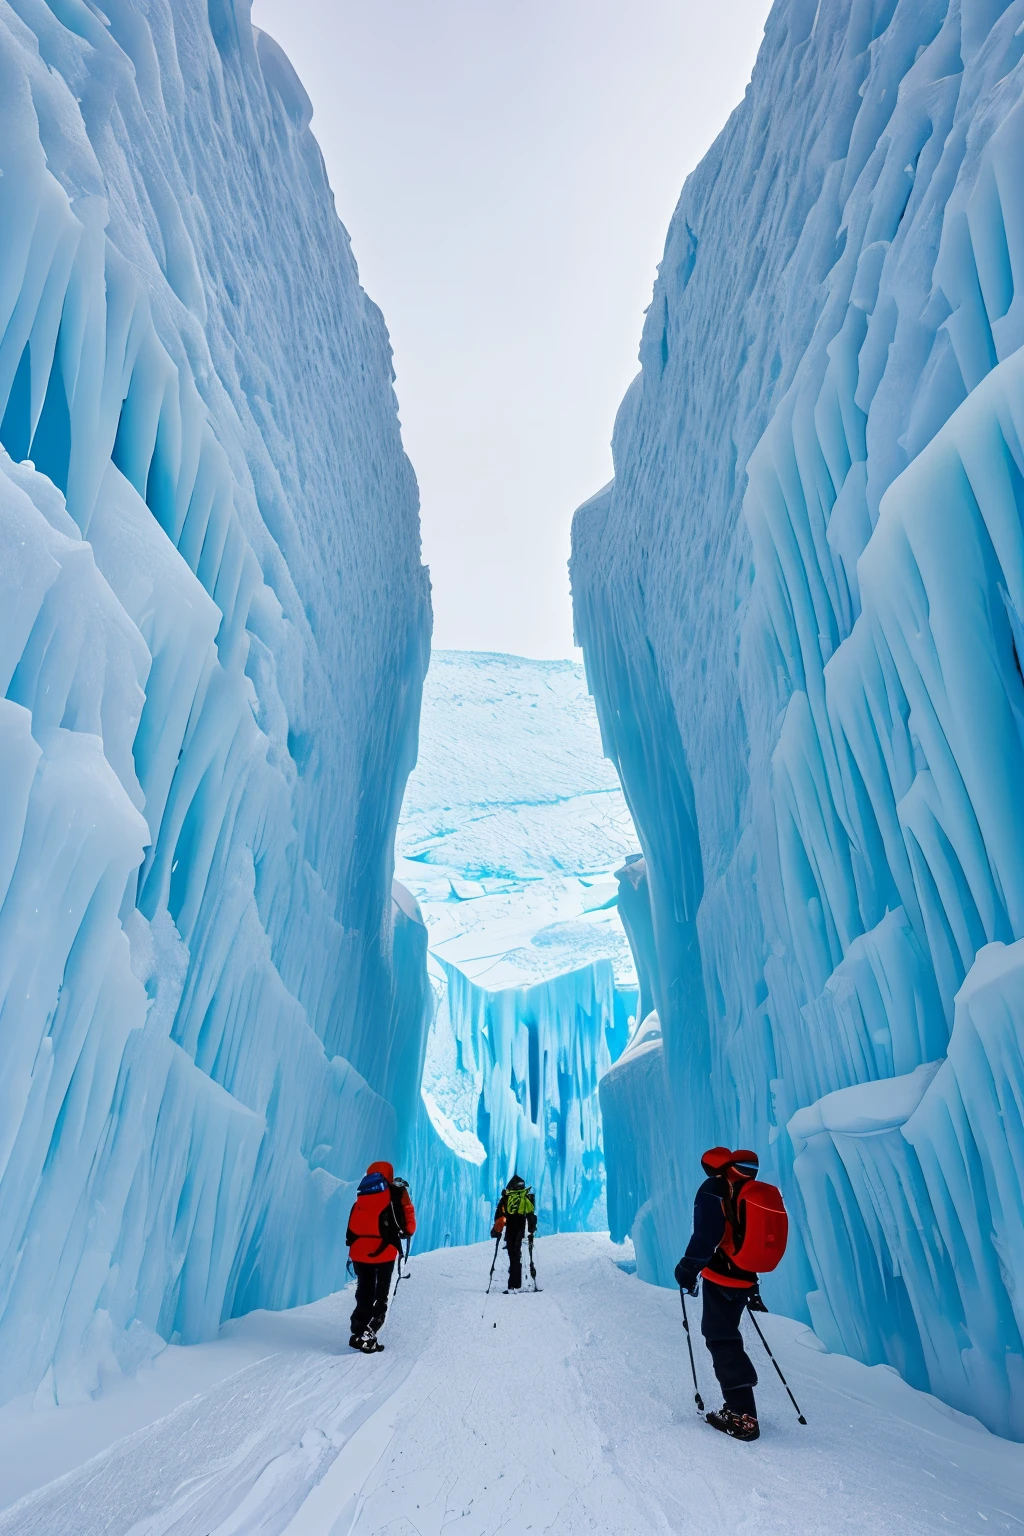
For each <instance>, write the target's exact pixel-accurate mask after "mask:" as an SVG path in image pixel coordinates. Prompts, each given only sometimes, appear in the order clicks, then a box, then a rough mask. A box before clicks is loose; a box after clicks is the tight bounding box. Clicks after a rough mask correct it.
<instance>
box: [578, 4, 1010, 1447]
mask: <svg viewBox="0 0 1024 1536" xmlns="http://www.w3.org/2000/svg"><path fill="white" fill-rule="evenodd" d="M1022 55H1024V5H1022V4H1021V0H1014V3H1012V4H1007V3H999V0H986V3H981V0H959V3H958V0H953V3H948V0H853V3H852V4H851V3H847V0H842V3H840V0H822V3H820V4H819V3H817V0H779V3H778V4H777V5H776V6H775V8H774V10H773V12H772V14H771V17H770V19H769V22H768V26H767V30H766V36H765V42H764V46H763V48H762V51H761V54H760V57H759V60H758V63H757V67H756V70H755V73H754V78H753V82H752V85H751V87H750V89H749V90H748V93H747V96H746V99H745V100H744V102H743V104H742V105H741V106H740V107H739V108H738V109H737V111H736V113H735V114H734V115H733V117H732V119H731V120H730V122H729V124H728V125H727V127H726V129H725V130H724V132H723V134H722V135H721V137H720V138H719V140H718V142H717V143H716V144H715V146H714V147H713V149H712V150H711V152H710V153H709V155H708V156H707V158H706V160H705V161H704V163H703V164H702V166H701V167H700V168H699V169H698V171H697V172H696V173H695V174H694V175H693V177H691V179H690V180H689V182H688V183H687V186H686V188H685V189H684V192H683V196H682V198H681V201H680V203H679V206H678V209H677V211H676V214H675V217H674V219H673V221H672V226H671V229H670V231H669V236H668V243H667V246H666V252H665V259H664V262H663V264H662V267H661V269H660V275H659V278H658V282H657V285H656V289H655V294H654V301H653V303H652V306H651V308H650V311H649V313H648V317H647V323H646V326H645V330H644V335H643V341H642V344H641V365H642V371H641V373H640V376H639V377H638V379H637V380H636V381H635V383H634V385H633V386H632V388H631V389H630V391H629V394H628V395H627V397H626V400H625V401H624V403H623V406H622V409H621V411H620V414H619V417H618V420H617V423H616V428H615V441H614V449H615V480H614V482H613V483H612V484H611V485H610V486H609V487H606V489H605V490H604V491H602V492H601V493H599V495H598V496H596V497H595V498H594V499H593V500H592V501H591V502H590V503H588V504H587V505H586V506H585V507H584V508H582V509H581V510H580V512H579V513H578V514H577V518H576V522H575V528H574V552H573V565H572V574H573V593H574V603H575V617H576V626H577V633H578V636H579V638H580V639H581V641H582V643H583V646H584V650H585V655H586V661H587V669H588V676H589V679H590V682H591V684H592V686H593V688H594V691H595V695H596V699H597V706H598V713H599V717H600V720H601V726H602V732H603V737H604V741H605V744H606V746H607V749H608V751H609V753H610V754H611V755H612V757H613V758H614V759H615V761H616V762H617V764H618V766H619V768H620V770H621V773H622V776H623V782H624V785H625V788H626V792H627V795H628V798H629V802H630V805H631V807H632V809H633V813H634V817H635V821H636V825H637V830H638V832H639V835H640V841H641V844H642V846H643V848H644V852H645V854H646V864H647V874H648V881H649V888H650V897H651V911H652V932H653V940H654V941H655V943H656V949H657V966H656V970H655V978H654V1000H655V1002H656V1005H657V1008H658V1011H659V1014H660V1017H661V1022H662V1025H663V1028H664V1047H663V1058H662V1062H663V1065H662V1067H661V1069H660V1070H659V1071H658V1072H656V1073H654V1074H653V1076H652V1073H651V1070H650V1062H649V1061H648V1063H647V1066H646V1067H645V1068H644V1070H643V1071H641V1070H640V1068H639V1067H638V1068H637V1069H636V1070H635V1071H633V1074H632V1080H633V1085H634V1086H633V1090H630V1087H629V1081H630V1069H629V1067H628V1064H626V1067H625V1071H624V1072H623V1071H622V1070H621V1069H620V1083H619V1087H618V1098H619V1101H620V1104H621V1112H622V1114H623V1115H624V1116H625V1120H626V1121H627V1122H628V1123H629V1124H630V1125H633V1126H638V1127H640V1128H641V1131H640V1138H641V1139H640V1154H639V1155H640V1157H641V1160H642V1159H644V1158H646V1159H647V1165H646V1178H647V1183H646V1184H643V1185H641V1184H637V1189H636V1196H635V1198H636V1200H637V1201H638V1202H641V1203H638V1204H636V1205H635V1206H634V1215H636V1216H637V1218H638V1220H639V1221H640V1224H641V1227H642V1231H641V1233H640V1241H639V1242H638V1256H639V1257H640V1260H641V1264H642V1265H644V1264H646V1266H647V1272H648V1273H652V1274H653V1273H659V1274H661V1276H662V1277H663V1278H664V1277H665V1267H666V1265H670V1263H671V1260H672V1259H673V1258H674V1256H675V1253H676V1252H677V1251H678V1242H679V1239H680V1235H681V1234H680V1225H681V1223H685V1220H686V1216H685V1212H686V1208H687V1205H688V1200H689V1196H690V1193H691V1190H692V1184H693V1180H694V1177H695V1176H696V1166H695V1154H696V1152H697V1151H698V1150H699V1145H700V1143H701V1142H707V1141H708V1140H712V1141H723V1140H734V1141H735V1140H738V1141H740V1142H742V1143H744V1144H746V1143H751V1144H753V1145H755V1146H757V1147H758V1149H759V1150H760V1152H761V1154H762V1157H763V1158H764V1159H765V1165H766V1166H767V1168H768V1169H770V1170H771V1172H772V1173H773V1174H774V1175H775V1176H777V1177H778V1178H779V1179H780V1180H781V1182H782V1184H783V1186H784V1188H785V1191H786V1195H787V1198H788V1200H789V1202H790V1204H791V1205H792V1206H793V1208H794V1211H795V1213H796V1217H797V1220H796V1224H795V1242H794V1245H793V1251H792V1254H791V1256H790V1258H789V1259H788V1261H787V1264H786V1265H785V1268H784V1271H783V1272H782V1273H781V1274H780V1276H779V1278H778V1279H777V1281H775V1282H774V1283H773V1287H772V1291H773V1294H774V1295H775V1297H776V1298H777V1299H779V1300H780V1301H782V1300H784V1301H785V1304H786V1305H787V1306H790V1307H793V1308H799V1307H804V1306H807V1307H809V1310H810V1314H811V1316H812V1317H813V1319H814V1322H815V1326H816V1327H817V1328H818V1329H819V1331H820V1333H821V1336H822V1337H823V1338H824V1339H826V1340H827V1342H828V1343H829V1344H830V1345H831V1346H834V1347H842V1348H844V1349H847V1350H849V1351H850V1352H851V1353H854V1354H856V1355H859V1356H860V1358H861V1359H863V1360H866V1361H869V1362H876V1361H888V1362H891V1363H892V1364H895V1365H897V1366H898V1367H899V1369H900V1370H902V1371H903V1372H904V1373H905V1374H906V1375H907V1377H908V1379H910V1380H911V1381H913V1382H915V1383H916V1384H918V1385H926V1386H928V1387H930V1389H931V1390H933V1391H935V1392H937V1393H940V1394H941V1395H942V1396H943V1397H945V1398H946V1399H947V1400H948V1401H949V1402H951V1403H953V1404H955V1405H956V1406H958V1407H961V1408H964V1409H967V1410H969V1411H972V1412H975V1413H977V1414H978V1415H979V1416H980V1417H982V1418H983V1419H984V1420H985V1422H986V1423H987V1424H989V1425H991V1426H992V1427H993V1428H995V1429H998V1430H999V1431H1000V1432H1002V1433H1010V1434H1013V1435H1016V1436H1018V1437H1021V1436H1024V1347H1022V1330H1024V1291H1022V1290H1021V1287H1020V1284H1019V1281H1018V1279H1017V1278H1016V1277H1017V1276H1018V1275H1019V1273H1020V1263H1021V1245H1022V1203H1021V1187H1022V1182H1024V1127H1022V1118H1021V1114H1022V1112H1021V1104H1022V1102H1024V1099H1022V1081H1024V1068H1022V1041H1024V1013H1022V1010H1024V948H1022V945H1021V940H1022V937H1024V798H1022V793H1021V786H1022V784H1024V683H1022V675H1021V659H1022V656H1024V529H1022V508H1024V448H1022V441H1024V354H1022V353H1021V352H1020V347H1021V342H1022V341H1024V309H1022V302H1024V301H1022V299H1021V297H1020V294H1021V292H1022V291H1024V288H1022V283H1024V194H1022V191H1021V186H1022V182H1021V174H1022V170H1024V107H1022V105H1021V94H1022V86H1024V64H1022V62H1021V59H1022ZM658 1054H659V1055H660V1054H661V1053H658ZM645 1072H646V1074H647V1075H646V1076H645V1075H644V1073H645ZM709 1083H710V1089H709ZM876 1084H877V1085H878V1086H877V1087H874V1086H872V1085H876ZM641 1096H642V1097H641ZM669 1118H671V1119H672V1120H673V1121H674V1133H673V1136H672V1137H671V1138H670V1140H671V1142H672V1145H671V1146H670V1147H668V1148H667V1150H666V1149H662V1150H663V1151H664V1155H663V1156H661V1158H660V1160H657V1159H656V1154H657V1153H658V1151H659V1141H661V1142H664V1140H665V1136H664V1129H663V1128H664V1125H665V1123H666V1120H667V1119H669ZM644 1127H646V1132H645V1131H644V1130H643V1128H644ZM644 1135H646V1142H644V1140H643V1138H644ZM614 1138H615V1132H614V1131H612V1130H611V1129H609V1131H608V1140H609V1145H611V1143H612V1141H613V1140H614ZM631 1155H633V1156H634V1158H635V1157H636V1156H637V1154H636V1153H633V1154H631ZM634 1182H636V1181H634ZM681 1213H682V1214H681Z"/></svg>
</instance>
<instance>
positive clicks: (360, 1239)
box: [345, 1163, 416, 1355]
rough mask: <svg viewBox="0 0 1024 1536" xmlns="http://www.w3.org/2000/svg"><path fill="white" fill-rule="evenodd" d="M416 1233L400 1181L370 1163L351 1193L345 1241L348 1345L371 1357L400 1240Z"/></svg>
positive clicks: (386, 1169) (412, 1210)
mask: <svg viewBox="0 0 1024 1536" xmlns="http://www.w3.org/2000/svg"><path fill="white" fill-rule="evenodd" d="M415 1231H416V1210H415V1207H414V1206H413V1203H412V1199H411V1198H410V1195H409V1186H408V1184H407V1183H406V1182H405V1180H404V1179H396V1178H395V1170H394V1168H393V1167H392V1165H391V1164H390V1163H371V1164H370V1166H369V1168H367V1170H366V1177H365V1178H364V1179H362V1180H361V1181H360V1184H359V1189H358V1190H357V1191H356V1203H355V1205H354V1206H353V1207H352V1210H351V1212H350V1213H349V1218H348V1231H347V1232H346V1234H345V1241H346V1243H347V1244H348V1250H349V1259H350V1261H351V1264H352V1268H353V1269H354V1270H355V1274H356V1304H355V1308H354V1310H353V1313H352V1336H351V1338H350V1339H349V1341H348V1342H349V1346H350V1348H352V1349H361V1350H362V1351H363V1353H364V1354H367V1355H372V1354H375V1353H376V1352H377V1351H378V1350H381V1349H383V1348H384V1345H383V1344H381V1343H378V1340H377V1334H378V1333H379V1332H380V1329H381V1326H382V1325H383V1322H384V1319H385V1317H386V1316H387V1310H388V1295H389V1293H390V1290H391V1276H392V1275H393V1273H394V1269H395V1260H396V1259H397V1258H398V1255H399V1252H400V1250H401V1245H402V1239H403V1238H406V1237H411V1236H412V1234H413V1233H414V1232H415Z"/></svg>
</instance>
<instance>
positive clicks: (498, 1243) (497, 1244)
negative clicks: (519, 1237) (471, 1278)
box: [480, 1232, 501, 1317]
mask: <svg viewBox="0 0 1024 1536" xmlns="http://www.w3.org/2000/svg"><path fill="white" fill-rule="evenodd" d="M500 1247H501V1233H500V1232H499V1233H498V1235H497V1237H496V1238H495V1239H494V1258H493V1259H492V1260H491V1272H490V1274H489V1275H488V1277H487V1289H486V1291H484V1304H483V1307H482V1308H481V1310H480V1316H481V1317H483V1315H484V1312H485V1311H486V1309H487V1298H488V1296H489V1295H490V1294H491V1282H492V1281H493V1279H494V1266H495V1264H497V1262H498V1249H499V1248H500Z"/></svg>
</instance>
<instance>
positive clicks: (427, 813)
mask: <svg viewBox="0 0 1024 1536" xmlns="http://www.w3.org/2000/svg"><path fill="white" fill-rule="evenodd" d="M635 846H636V833H635V832H634V830H633V825H632V822H631V821H630V817H629V812H628V810H627V809H626V805H625V801H624V800H623V797H622V791H621V789H620V787H619V783H618V780H617V778H616V775H615V770H614V769H613V768H612V767H611V765H610V764H609V763H608V762H606V761H605V760H604V759H603V758H602V755H601V743H600V736H599V732H598V726H597V718H596V715H595V712H594V705H593V701H592V700H591V699H590V698H588V696H587V691H586V686H585V682H584V678H583V671H582V668H581V667H580V666H579V665H577V664H576V663H574V662H571V661H529V660H525V659H524V658H522V657H518V656H496V655H479V654H474V653H472V652H460V651H435V652H434V655H433V657H432V659H431V663H430V671H429V672H428V674H427V680H426V685H425V688H424V694H423V715H422V723H421V730H420V751H419V760H418V762H417V765H416V768H415V771H414V772H413V774H412V777H411V778H410V780H409V787H408V791H407V793H406V798H405V804H404V806H403V808H402V819H401V824H400V826H399V832H398V853H399V858H398V864H397V867H398V873H399V876H400V878H401V880H402V882H403V884H404V885H406V886H407V887H408V888H409V891H410V892H411V893H412V894H413V895H414V896H415V898H416V901H417V903H418V908H419V910H420V911H421V913H422V917H423V920H424V922H425V925H426V929H427V942H428V944H429V973H430V985H431V1011H432V1023H431V1028H430V1034H429V1037H428V1040H427V1046H426V1052H425V1060H424V1072H423V1084H422V1100H423V1111H422V1112H421V1114H420V1119H419V1133H420V1137H421V1138H422V1140H421V1141H420V1142H419V1143H418V1148H419V1150H418V1157H417V1166H418V1168H419V1170H420V1172H421V1176H420V1179H419V1182H420V1183H421V1184H426V1183H429V1188H430V1190H431V1198H430V1201H429V1203H425V1204H424V1207H423V1223H424V1225H423V1230H422V1231H420V1230H418V1231H417V1238H416V1241H417V1244H418V1245H419V1244H421V1243H423V1242H427V1243H433V1244H437V1245H441V1244H443V1243H445V1241H451V1242H454V1243H458V1242H465V1241H471V1240H474V1239H478V1238H481V1237H485V1236H486V1234H487V1231H488V1230H489V1228H490V1222H491V1215H492V1213H493V1210H494V1206H495V1204H496V1202H497V1199H498V1196H499V1194H500V1192H501V1189H502V1186H503V1184H504V1183H505V1182H506V1181H507V1179H508V1178H509V1175H510V1174H511V1173H513V1172H514V1171H515V1170H516V1169H518V1171H519V1173H520V1174H521V1175H522V1176H523V1177H524V1178H526V1179H528V1180H529V1181H530V1182H531V1183H532V1184H533V1185H534V1187H535V1190H536V1194H537V1202H538V1204H537V1209H538V1215H539V1219H540V1231H541V1232H547V1231H573V1230H579V1229H581V1228H591V1229H594V1228H603V1227H604V1226H605V1225H606V1215H605V1191H604V1154H603V1147H602V1138H601V1114H600V1101H599V1098H598V1083H599V1080H600V1078H601V1076H602V1074H603V1073H604V1072H606V1071H607V1069H608V1067H609V1066H610V1065H611V1063H612V1061H613V1059H614V1058H615V1057H616V1056H618V1055H619V1053H620V1052H621V1051H622V1048H623V1046H624V1045H625V1043H626V1035H627V1031H628V1028H629V1022H630V1019H631V1018H632V1017H635V1014H636V1007H637V1002H636V998H637V993H636V975H635V971H634V967H633V963H632V959H631V955H630V949H629V945H628V943H627V940H626V935H625V933H624V932H623V927H622V923H621V922H620V920H619V912H618V888H617V885H616V881H615V878H614V873H613V872H614V870H615V868H616V866H618V865H620V864H621V863H622V860H623V858H624V857H625V856H627V855H628V854H629V853H630V851H631V850H632V849H634V848H635Z"/></svg>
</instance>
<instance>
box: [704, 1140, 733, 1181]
mask: <svg viewBox="0 0 1024 1536" xmlns="http://www.w3.org/2000/svg"><path fill="white" fill-rule="evenodd" d="M731 1162H732V1153H731V1152H730V1151H729V1148H728V1147H710V1148H709V1149H708V1151H707V1152H705V1153H704V1156H703V1157H702V1158H701V1160H700V1165H701V1167H702V1168H703V1169H704V1172H705V1173H706V1174H707V1175H708V1176H709V1177H710V1176H711V1175H713V1174H716V1173H724V1172H725V1170H726V1168H728V1166H729V1164H730V1163H731Z"/></svg>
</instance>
